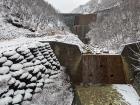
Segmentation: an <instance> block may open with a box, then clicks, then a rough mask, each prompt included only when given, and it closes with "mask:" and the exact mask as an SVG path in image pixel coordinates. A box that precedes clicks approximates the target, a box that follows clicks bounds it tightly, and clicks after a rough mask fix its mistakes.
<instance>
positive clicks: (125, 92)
mask: <svg viewBox="0 0 140 105" xmlns="http://www.w3.org/2000/svg"><path fill="white" fill-rule="evenodd" d="M113 88H114V89H116V90H117V92H118V93H120V94H121V95H122V98H123V100H124V101H125V102H127V103H128V105H140V97H139V95H138V94H137V92H136V91H135V89H134V88H133V86H132V85H117V84H115V85H113Z"/></svg>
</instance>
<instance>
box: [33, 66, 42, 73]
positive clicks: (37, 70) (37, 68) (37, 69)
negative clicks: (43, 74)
mask: <svg viewBox="0 0 140 105" xmlns="http://www.w3.org/2000/svg"><path fill="white" fill-rule="evenodd" d="M39 71H40V68H39V67H38V66H36V67H35V68H34V70H33V74H36V73H38V72H39Z"/></svg>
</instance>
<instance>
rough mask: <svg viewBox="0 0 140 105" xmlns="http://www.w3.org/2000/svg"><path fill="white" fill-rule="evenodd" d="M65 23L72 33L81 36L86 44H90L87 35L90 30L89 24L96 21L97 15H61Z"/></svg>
mask: <svg viewBox="0 0 140 105" xmlns="http://www.w3.org/2000/svg"><path fill="white" fill-rule="evenodd" d="M60 15H61V17H62V18H63V20H64V23H65V24H66V25H67V26H68V27H70V30H71V32H73V33H74V34H76V35H78V36H79V39H81V40H82V41H83V42H84V43H88V41H89V39H87V38H86V34H87V33H88V31H89V30H90V27H89V24H90V23H91V22H95V21H96V14H86V15H83V14H60Z"/></svg>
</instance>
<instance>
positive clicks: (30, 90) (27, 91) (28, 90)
mask: <svg viewBox="0 0 140 105" xmlns="http://www.w3.org/2000/svg"><path fill="white" fill-rule="evenodd" d="M25 92H26V93H32V92H33V89H27V90H26V91H25Z"/></svg>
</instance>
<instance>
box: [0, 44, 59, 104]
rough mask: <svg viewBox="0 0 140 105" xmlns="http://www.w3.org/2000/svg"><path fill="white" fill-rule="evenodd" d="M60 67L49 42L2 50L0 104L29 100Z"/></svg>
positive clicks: (0, 60) (0, 56) (0, 59)
mask: <svg viewBox="0 0 140 105" xmlns="http://www.w3.org/2000/svg"><path fill="white" fill-rule="evenodd" d="M60 70H61V66H60V63H59V61H58V60H57V58H56V56H55V55H54V53H53V51H52V49H51V48H50V45H49V44H43V45H42V44H41V45H38V46H32V47H30V48H25V47H17V48H16V49H15V50H9V51H3V52H2V53H1V54H0V84H1V85H0V105H16V104H18V105H21V103H22V102H25V101H29V100H32V97H33V95H34V94H36V93H39V92H41V91H42V90H43V87H44V86H45V85H46V84H47V83H48V81H49V78H51V79H52V78H53V77H55V76H57V74H59V73H60ZM50 82H51V81H50ZM30 105H31V104H30Z"/></svg>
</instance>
